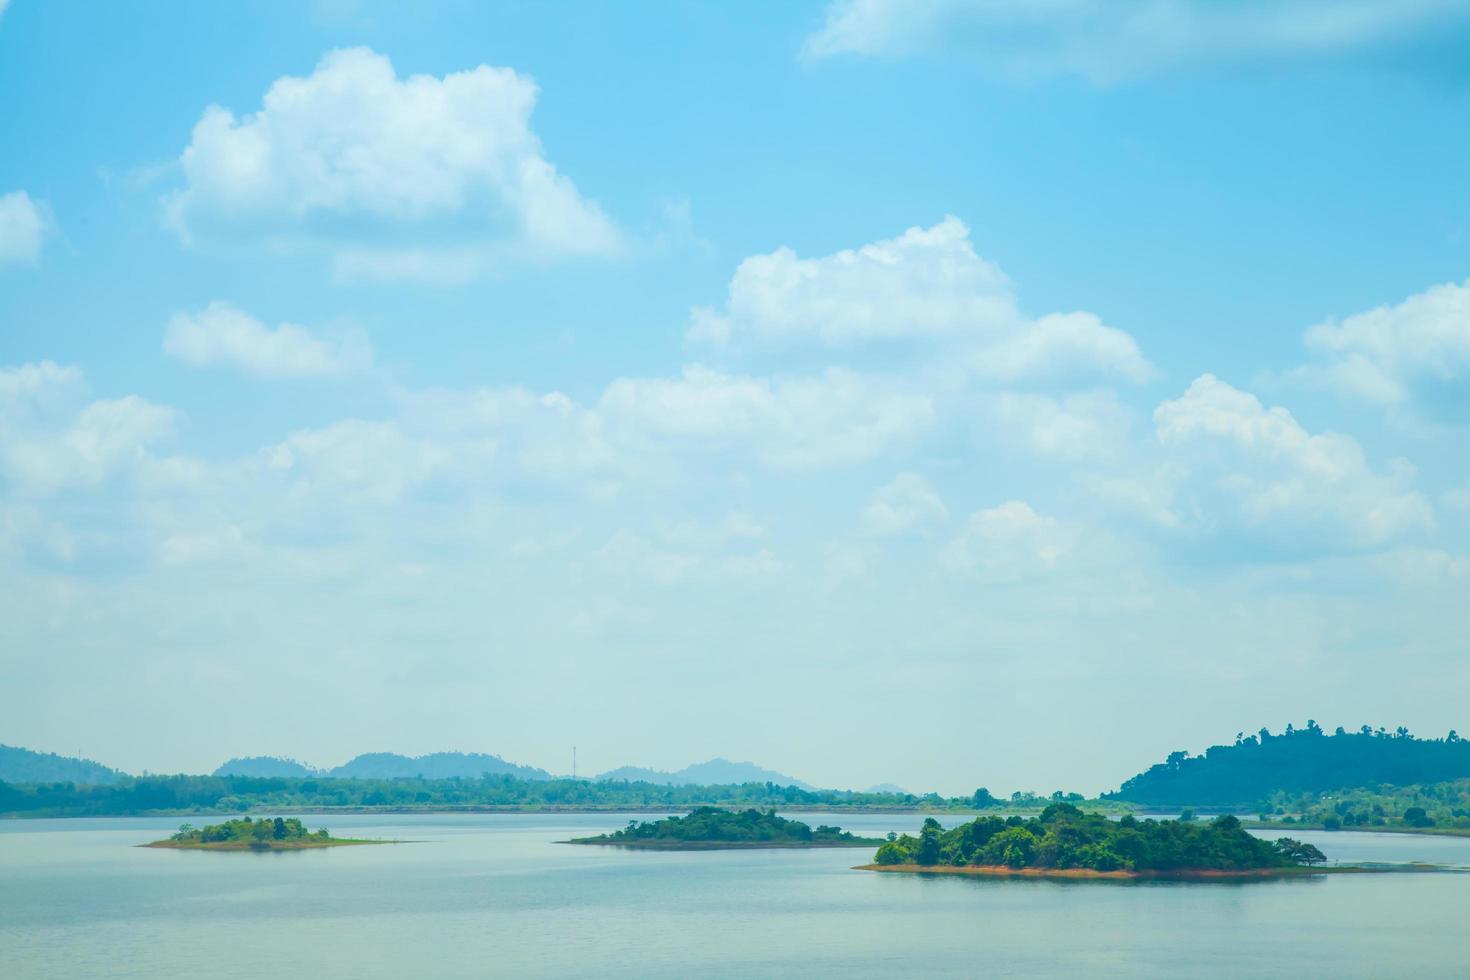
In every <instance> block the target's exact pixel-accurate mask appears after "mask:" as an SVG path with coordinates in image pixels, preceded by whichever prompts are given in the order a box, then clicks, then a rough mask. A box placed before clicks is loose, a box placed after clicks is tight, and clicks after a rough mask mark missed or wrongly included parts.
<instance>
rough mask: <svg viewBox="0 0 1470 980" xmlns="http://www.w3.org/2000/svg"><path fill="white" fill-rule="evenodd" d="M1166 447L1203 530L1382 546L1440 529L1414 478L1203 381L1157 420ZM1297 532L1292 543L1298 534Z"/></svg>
mask: <svg viewBox="0 0 1470 980" xmlns="http://www.w3.org/2000/svg"><path fill="white" fill-rule="evenodd" d="M1154 425H1155V430H1156V435H1157V438H1158V441H1159V443H1160V444H1161V445H1162V446H1164V447H1165V448H1166V449H1168V450H1170V451H1172V452H1173V453H1176V454H1178V457H1177V458H1178V459H1179V460H1181V461H1185V462H1187V464H1188V468H1187V469H1186V470H1183V471H1182V472H1183V473H1187V474H1188V479H1189V482H1188V483H1187V484H1186V485H1185V486H1184V487H1183V488H1179V489H1178V490H1177V491H1176V492H1177V493H1178V494H1179V495H1180V496H1181V497H1182V496H1189V497H1191V498H1192V501H1191V503H1190V510H1191V511H1193V512H1194V515H1195V516H1196V518H1197V520H1199V521H1203V522H1205V523H1216V522H1218V523H1219V524H1225V525H1233V526H1236V527H1244V528H1255V529H1271V530H1274V531H1276V532H1279V533H1280V534H1282V536H1283V544H1285V545H1290V544H1291V543H1293V542H1295V543H1306V542H1310V541H1311V540H1312V539H1313V538H1314V537H1315V538H1316V543H1317V544H1318V545H1323V544H1326V543H1328V542H1338V543H1343V544H1346V545H1348V546H1350V547H1365V546H1373V545H1380V544H1383V543H1385V542H1388V541H1390V540H1392V539H1395V538H1397V537H1400V536H1402V535H1405V534H1409V533H1412V532H1416V531H1426V530H1428V529H1430V528H1432V527H1433V525H1434V513H1433V510H1432V508H1431V507H1430V504H1429V502H1428V500H1427V499H1426V498H1425V497H1424V496H1423V495H1422V494H1421V493H1419V492H1418V491H1417V490H1414V489H1413V488H1412V486H1411V484H1412V483H1413V480H1414V471H1413V467H1411V466H1410V465H1409V464H1408V463H1407V462H1404V461H1402V460H1396V461H1394V462H1393V463H1392V464H1391V466H1390V469H1389V472H1388V473H1378V472H1375V471H1374V470H1373V469H1372V468H1371V467H1370V466H1369V465H1368V463H1367V461H1366V459H1365V457H1364V454H1363V449H1362V447H1361V446H1360V445H1358V443H1357V442H1356V441H1355V440H1354V439H1352V438H1351V437H1349V436H1345V435H1341V434H1338V433H1333V432H1326V433H1317V434H1312V433H1309V432H1307V431H1306V430H1305V429H1304V428H1302V426H1301V425H1300V424H1299V423H1298V422H1297V421H1296V419H1295V418H1293V417H1292V415H1291V413H1290V412H1288V411H1287V410H1286V409H1285V408H1281V407H1279V406H1278V407H1273V408H1266V407H1265V406H1263V405H1262V404H1261V402H1260V401H1259V400H1258V399H1257V398H1256V397H1255V396H1254V395H1252V394H1250V393H1248V392H1245V391H1241V390H1240V389H1238V388H1235V387H1233V386H1231V385H1229V384H1227V383H1225V382H1224V381H1221V380H1220V379H1218V378H1216V377H1215V376H1214V375H1211V374H1205V375H1201V376H1200V377H1199V378H1197V379H1195V381H1194V382H1193V383H1192V384H1191V385H1190V386H1189V388H1188V389H1187V390H1186V391H1185V392H1184V394H1183V395H1181V396H1180V397H1179V398H1177V399H1174V400H1171V401H1165V402H1163V403H1162V404H1161V405H1159V407H1158V408H1157V409H1156V410H1155V411H1154ZM1293 532H1294V533H1293Z"/></svg>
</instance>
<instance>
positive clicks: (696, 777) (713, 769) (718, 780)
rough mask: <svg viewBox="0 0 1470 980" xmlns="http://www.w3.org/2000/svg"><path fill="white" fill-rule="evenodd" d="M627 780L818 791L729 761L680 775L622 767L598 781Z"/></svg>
mask: <svg viewBox="0 0 1470 980" xmlns="http://www.w3.org/2000/svg"><path fill="white" fill-rule="evenodd" d="M619 780H625V781H627V782H630V783H651V784H653V785H655V786H732V785H734V786H738V785H742V784H744V783H771V784H773V785H775V786H795V787H796V788H797V789H804V790H813V789H815V788H816V787H814V786H812V785H811V784H810V783H806V782H803V781H801V780H800V779H797V778H795V777H794V776H788V775H786V774H785V773H780V772H776V771H775V770H772V769H763V768H761V767H760V766H758V765H756V764H755V763H753V762H731V761H730V760H728V759H710V760H709V761H708V762H699V763H696V764H694V765H692V766H685V767H684V768H683V769H680V770H679V771H678V772H663V771H661V770H658V769H645V768H643V767H641V766H621V767H619V768H617V769H611V770H609V771H607V772H605V773H603V774H602V775H600V776H598V777H597V781H598V782H616V781H619Z"/></svg>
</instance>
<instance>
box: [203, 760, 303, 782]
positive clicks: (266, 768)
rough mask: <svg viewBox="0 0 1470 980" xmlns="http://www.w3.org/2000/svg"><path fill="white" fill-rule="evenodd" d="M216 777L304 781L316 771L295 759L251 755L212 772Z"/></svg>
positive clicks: (227, 763)
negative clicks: (275, 777)
mask: <svg viewBox="0 0 1470 980" xmlns="http://www.w3.org/2000/svg"><path fill="white" fill-rule="evenodd" d="M214 774H215V775H216V776H260V777H262V778H269V777H272V776H285V777H289V778H296V779H304V778H306V777H307V776H313V775H316V774H317V773H316V770H315V769H313V768H311V767H310V766H308V765H304V764H303V763H300V762H297V761H296V760H295V759H282V758H279V757H277V756H273V755H252V756H248V757H246V758H243V759H231V760H230V761H229V762H226V763H225V764H224V765H222V766H220V767H219V768H218V769H216V770H215V771H214Z"/></svg>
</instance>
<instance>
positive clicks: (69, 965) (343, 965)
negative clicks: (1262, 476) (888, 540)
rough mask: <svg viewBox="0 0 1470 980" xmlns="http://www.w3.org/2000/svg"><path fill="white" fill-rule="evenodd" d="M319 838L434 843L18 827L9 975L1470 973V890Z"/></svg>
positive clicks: (7, 838) (98, 826)
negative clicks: (1116, 878) (877, 869)
mask: <svg viewBox="0 0 1470 980" xmlns="http://www.w3.org/2000/svg"><path fill="white" fill-rule="evenodd" d="M639 816H640V817H641V818H644V819H654V815H651V814H641V815H639ZM794 816H796V817H797V818H798V819H801V820H804V821H807V822H809V823H811V824H813V825H815V824H817V823H822V822H828V823H839V824H841V825H842V826H843V827H844V828H847V829H851V830H853V831H856V832H858V833H861V834H865V835H871V836H878V835H881V834H882V833H885V832H887V831H889V830H897V831H910V832H913V831H915V830H916V829H917V826H918V824H919V822H920V819H921V818H918V817H914V816H911V815H890V814H863V815H850V814H849V815H842V816H837V815H830V814H794ZM304 819H305V820H306V821H307V823H308V824H309V825H310V826H312V827H317V826H323V825H325V826H328V827H330V828H331V830H332V831H333V833H335V834H339V835H343V836H353V837H362V836H368V837H376V836H382V837H396V838H404V839H411V840H413V841H416V842H418V843H412V844H405V845H397V846H382V847H341V848H329V849H325V850H316V851H301V852H293V853H267V854H251V853H218V852H200V851H160V850H147V849H140V848H136V847H133V846H131V845H134V844H139V843H143V842H146V841H150V840H156V839H158V838H160V837H163V836H166V835H167V834H168V833H170V832H172V831H173V830H174V829H176V828H177V826H178V824H179V823H180V822H182V821H181V818H178V817H174V818H126V819H116V818H106V819H74V820H35V821H32V820H13V821H0V976H3V977H4V978H5V980H33V978H34V980H70V978H86V980H97V978H129V980H132V978H138V980H144V978H146V980H160V978H170V977H181V978H195V977H206V976H208V977H222V978H254V977H261V978H319V980H335V978H343V980H346V978H352V980H362V978H376V977H385V978H386V977H393V978H403V977H414V978H417V977H424V978H441V977H442V978H460V977H466V978H468V977H640V978H643V977H689V976H695V975H698V976H703V977H847V978H850V977H908V976H918V975H925V976H943V977H973V976H980V975H998V976H1006V975H1025V976H1067V977H1071V978H1077V977H1106V976H1128V977H1137V976H1145V977H1180V976H1185V975H1195V976H1211V977H1217V976H1228V977H1337V978H1341V977H1409V976H1412V977H1464V976H1466V975H1467V973H1470V955H1467V949H1470V947H1467V945H1466V934H1467V929H1466V918H1465V915H1466V913H1465V910H1466V908H1470V875H1339V876H1332V877H1325V878H1316V879H1306V880H1278V881H1267V882H1246V883H1240V882H1231V883H1221V882H1210V883H1181V882H1140V883H1121V884H1120V883H1115V882H1052V881H1035V880H1029V881H1011V880H997V879H988V878H960V877H943V878H925V877H918V876H909V875H891V874H874V873H871V872H860V871H852V870H850V868H851V866H852V865H855V864H859V863H863V862H865V861H867V860H868V859H869V856H870V853H871V852H869V851H867V850H863V849H834V850H811V851H790V850H786V851H714V852H698V853H667V852H654V853H650V852H630V851H624V850H620V849H616V848H602V847H571V846H566V845H560V844H557V843H555V842H556V841H559V840H565V839H566V838H568V837H573V836H585V835H587V834H592V833H600V832H602V831H606V830H612V829H615V828H617V827H619V826H622V825H623V824H625V823H626V822H627V820H628V819H629V815H626V814H623V815H619V814H516V815H501V814H494V815H488V814H487V815H424V816H418V815H415V816H400V815H370V816H361V815H359V816H346V815H340V816H338V815H334V816H307V817H305V818H304ZM193 822H194V823H196V824H199V823H203V822H207V820H201V819H199V818H194V819H193ZM947 822H948V823H950V824H952V823H955V822H958V821H956V820H950V821H947ZM1283 832H1289V831H1288V830H1287V829H1286V828H1283ZM1269 836H1276V835H1275V834H1271V835H1269ZM1292 836H1296V837H1299V838H1301V839H1304V840H1310V841H1311V842H1312V843H1314V844H1316V845H1317V846H1318V847H1320V848H1322V850H1323V851H1324V852H1326V853H1327V855H1328V857H1329V858H1332V859H1335V860H1342V861H1365V860H1366V861H1426V862H1434V863H1442V864H1453V865H1460V866H1467V867H1470V839H1466V838H1435V837H1410V836H1403V835H1390V834H1367V833H1363V834H1359V833H1335V834H1325V833H1308V832H1301V833H1297V834H1292Z"/></svg>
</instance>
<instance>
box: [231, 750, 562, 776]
mask: <svg viewBox="0 0 1470 980" xmlns="http://www.w3.org/2000/svg"><path fill="white" fill-rule="evenodd" d="M214 774H215V775H216V776H258V777H262V778H276V777H281V778H287V779H305V778H307V777H311V776H317V777H321V778H325V779H479V778H480V777H481V776H515V777H516V778H517V779H550V778H551V774H550V773H548V772H547V771H546V770H544V769H537V768H536V767H535V766H521V765H517V764H516V763H514V762H506V761H505V760H504V759H502V758H501V757H500V756H498V755H489V754H486V753H483V752H434V753H431V754H429V755H418V756H412V755H399V754H398V753H396V752H367V753H364V754H363V755H359V756H357V757H355V758H353V759H350V760H348V761H347V762H344V763H343V764H342V765H340V766H337V767H336V768H335V769H316V768H313V767H312V766H309V765H306V764H305V763H302V762H297V761H296V760H295V759H281V758H277V757H275V756H268V755H256V756H249V757H247V758H241V759H231V760H230V761H229V762H226V763H225V764H224V765H222V766H220V767H219V768H218V769H216V770H215V771H214Z"/></svg>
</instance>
